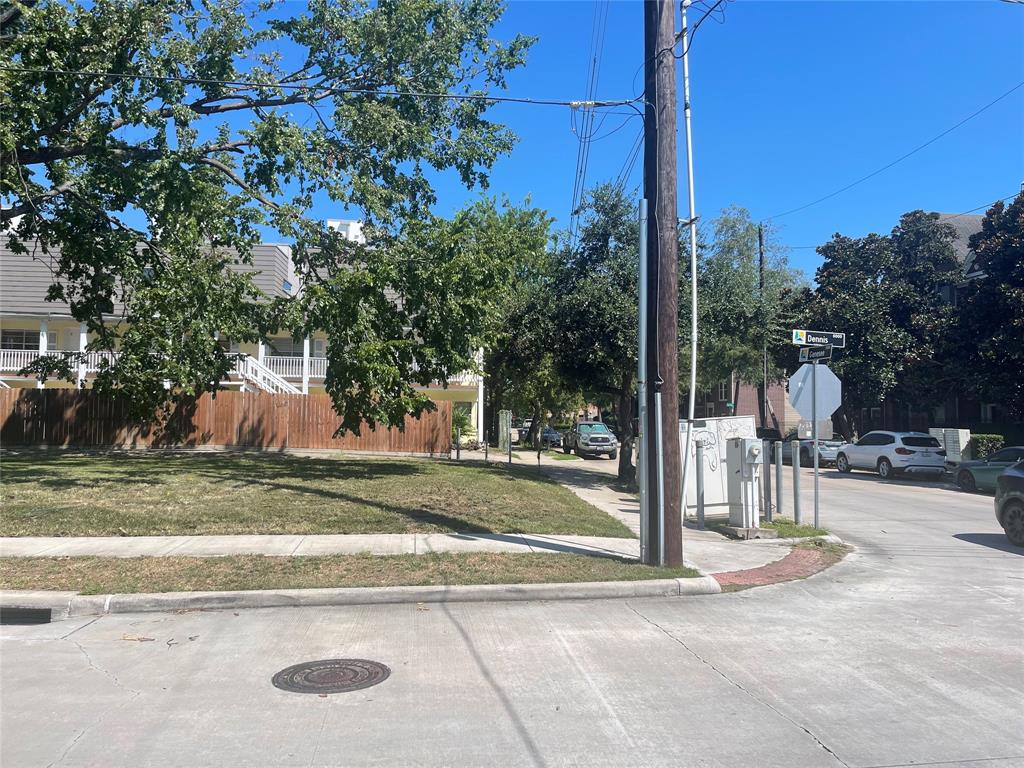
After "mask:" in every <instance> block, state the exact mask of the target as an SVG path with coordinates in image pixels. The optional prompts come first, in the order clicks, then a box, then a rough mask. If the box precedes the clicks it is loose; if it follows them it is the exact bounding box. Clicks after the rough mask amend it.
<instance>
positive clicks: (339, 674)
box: [271, 659, 391, 693]
mask: <svg viewBox="0 0 1024 768" xmlns="http://www.w3.org/2000/svg"><path fill="white" fill-rule="evenodd" d="M390 674H391V670H390V669H388V667H386V666H385V665H383V664H381V663H380V662H377V661H367V660H366V659H325V660H323V661H307V662H303V663H302V664H295V665H293V666H291V667H288V668H287V669H282V670H281V671H280V672H278V673H277V674H276V675H274V677H273V678H272V679H271V682H272V683H273V684H274V686H275V687H276V688H280V689H281V690H282V691H291V692H292V693H344V692H345V691H358V690H359V689H360V688H369V687H370V686H371V685H376V684H377V683H382V682H384V681H385V680H387V679H388V676H389V675H390Z"/></svg>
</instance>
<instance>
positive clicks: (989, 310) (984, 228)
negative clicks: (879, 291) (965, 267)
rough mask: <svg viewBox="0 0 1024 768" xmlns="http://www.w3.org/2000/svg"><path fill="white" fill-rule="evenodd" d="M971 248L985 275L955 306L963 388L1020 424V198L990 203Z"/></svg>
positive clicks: (1023, 233) (1023, 256)
mask: <svg viewBox="0 0 1024 768" xmlns="http://www.w3.org/2000/svg"><path fill="white" fill-rule="evenodd" d="M970 246H971V249H972V250H973V251H974V254H975V266H976V267H977V268H978V269H979V270H980V271H981V272H982V273H984V277H982V278H980V279H977V280H973V281H972V282H971V283H970V284H969V285H967V286H966V287H965V288H964V289H963V292H962V294H961V296H960V302H959V307H958V309H959V313H960V322H961V336H960V350H961V352H960V354H961V361H962V363H963V364H962V367H961V370H963V371H964V373H965V384H966V387H967V389H968V391H970V392H972V393H973V394H974V396H975V397H977V398H978V399H979V400H983V401H987V402H996V403H1001V404H1002V405H1003V406H1004V407H1005V408H1006V409H1007V411H1008V414H1009V416H1010V418H1015V419H1019V420H1024V377H1022V376H1021V372H1022V371H1024V194H1021V195H1018V196H1017V197H1016V199H1014V200H1013V202H1011V203H1010V204H1009V205H1004V204H1003V203H1002V202H998V203H996V204H995V205H993V206H992V207H991V208H990V209H989V210H988V211H987V212H986V214H985V218H984V219H983V220H982V223H981V232H979V233H977V234H976V235H974V236H973V237H971V240H970Z"/></svg>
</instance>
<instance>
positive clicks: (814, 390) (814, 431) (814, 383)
mask: <svg viewBox="0 0 1024 768" xmlns="http://www.w3.org/2000/svg"><path fill="white" fill-rule="evenodd" d="M817 394H818V361H817V360H815V361H814V362H813V363H811V424H812V425H813V426H812V428H811V452H812V453H813V454H814V527H815V528H817V527H818V397H817Z"/></svg>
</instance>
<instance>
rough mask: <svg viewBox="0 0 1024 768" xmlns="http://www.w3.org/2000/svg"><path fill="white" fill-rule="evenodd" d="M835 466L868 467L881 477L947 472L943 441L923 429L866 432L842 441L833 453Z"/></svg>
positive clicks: (844, 468)
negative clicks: (851, 440)
mask: <svg viewBox="0 0 1024 768" xmlns="http://www.w3.org/2000/svg"><path fill="white" fill-rule="evenodd" d="M836 469H838V470H839V471H840V472H849V471H850V470H853V469H868V470H871V471H873V472H877V473H878V474H879V476H880V477H883V478H889V477H893V476H894V475H901V474H908V475H941V474H942V473H943V472H945V471H946V452H945V451H944V450H942V444H941V443H939V441H938V440H936V439H935V438H934V437H932V436H931V435H929V434H927V433H925V432H886V431H882V430H876V431H874V432H868V433H867V434H866V435H864V437H862V438H861V439H860V440H858V441H857V442H855V443H844V444H843V446H842V447H841V448H840V449H839V451H838V453H837V455H836Z"/></svg>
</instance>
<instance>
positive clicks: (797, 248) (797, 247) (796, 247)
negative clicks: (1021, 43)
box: [785, 0, 1024, 251]
mask: <svg viewBox="0 0 1024 768" xmlns="http://www.w3.org/2000/svg"><path fill="white" fill-rule="evenodd" d="M1022 2H1024V0H1022ZM1020 194H1022V193H1020V192H1016V193H1014V194H1012V195H1008V196H1007V197H1003V198H1000V199H999V200H993V201H992V202H991V203H982V204H981V205H979V206H978V207H977V208H971V210H969V211H964V212H963V213H958V214H956V215H955V216H948V217H947V218H945V219H943V220H942V221H943V222H947V221H952V220H953V219H959V218H960V217H961V216H967V215H968V214H971V213H977V212H978V211H982V210H985V209H986V208H991V207H992V206H993V205H995V204H996V203H1005V202H1006V201H1007V200H1013V199H1014V198H1016V197H1017V196H1018V195H1020ZM785 247H786V248H789V249H790V250H791V251H806V250H817V249H818V248H820V247H821V246H820V245H787V246H785Z"/></svg>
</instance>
